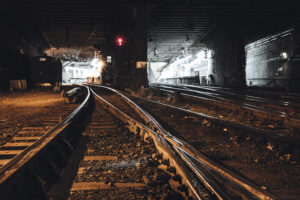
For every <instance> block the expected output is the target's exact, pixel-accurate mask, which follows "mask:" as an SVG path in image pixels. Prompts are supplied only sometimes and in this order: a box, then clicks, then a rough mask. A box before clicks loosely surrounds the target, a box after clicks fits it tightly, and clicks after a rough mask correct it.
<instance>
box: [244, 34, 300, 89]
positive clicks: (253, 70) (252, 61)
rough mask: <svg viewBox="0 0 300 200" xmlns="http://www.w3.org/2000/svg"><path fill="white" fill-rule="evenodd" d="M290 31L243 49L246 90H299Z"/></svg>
mask: <svg viewBox="0 0 300 200" xmlns="http://www.w3.org/2000/svg"><path fill="white" fill-rule="evenodd" d="M297 38H298V35H297V33H295V31H294V30H293V29H288V30H285V31H281V32H277V33H275V34H272V35H269V36H266V37H264V38H261V39H259V40H257V41H254V42H252V43H250V44H248V45H246V60H247V63H246V80H247V85H248V86H261V87H279V88H280V87H287V88H298V87H299V86H300V59H299V56H300V55H299V53H300V52H298V51H299V47H298V44H297V43H298V41H297Z"/></svg>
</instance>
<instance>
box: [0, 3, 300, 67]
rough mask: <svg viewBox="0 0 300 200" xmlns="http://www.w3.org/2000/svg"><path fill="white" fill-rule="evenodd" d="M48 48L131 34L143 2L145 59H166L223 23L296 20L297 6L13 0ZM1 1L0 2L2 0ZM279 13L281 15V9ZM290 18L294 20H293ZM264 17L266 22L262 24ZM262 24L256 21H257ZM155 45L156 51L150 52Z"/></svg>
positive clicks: (242, 25)
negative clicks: (145, 30) (144, 11)
mask: <svg viewBox="0 0 300 200" xmlns="http://www.w3.org/2000/svg"><path fill="white" fill-rule="evenodd" d="M6 2H11V6H12V7H19V9H22V10H24V11H25V12H26V13H27V15H28V16H29V17H30V18H31V21H32V23H33V24H34V25H35V26H36V27H37V28H38V29H39V30H40V32H41V33H42V35H43V36H44V38H45V39H46V41H47V42H48V44H49V45H50V46H51V47H82V46H92V45H93V46H95V45H102V44H104V43H107V42H111V41H112V40H113V39H114V37H115V36H116V35H117V34H122V33H129V32H130V31H131V30H130V25H132V23H133V19H132V17H133V15H134V14H133V13H134V9H133V5H134V4H137V3H141V2H145V4H146V5H147V12H148V13H147V16H148V17H147V22H146V23H147V27H148V58H149V60H153V61H169V60H170V58H172V57H175V56H177V55H179V54H180V53H181V50H182V48H185V49H186V51H196V50H199V49H201V48H203V47H204V45H203V41H205V40H206V39H207V37H208V36H209V35H211V34H212V33H213V32H214V31H216V30H218V28H219V27H220V26H224V24H227V25H230V26H238V27H239V30H241V31H244V32H251V31H253V30H255V31H256V29H263V28H264V27H267V25H269V24H270V23H269V22H270V21H272V20H273V22H274V24H275V25H277V24H279V23H283V24H284V23H286V22H290V21H293V20H294V21H295V19H297V17H295V16H293V15H296V13H297V11H296V10H295V9H296V7H295V6H293V4H291V3H290V2H289V1H285V2H282V1H278V3H277V2H276V3H275V1H270V0H266V1H263V2H262V1H259V0H253V1H249V2H244V1H238V0H224V1H219V0H210V1H207V0H187V1H185V0H172V1H171V0H151V1H150V0H145V1H141V0H140V1H133V0H123V1H120V0H110V1H108V0H101V1H100V0H98V1H97V0H43V1H41V0H24V1H22V2H23V3H20V2H19V1H17V0H11V1H8V0H7V1H6ZM0 3H1V1H0ZM279 13H280V14H279ZM291 19H293V20H291ZM263 22H264V23H263ZM258 24H260V25H258ZM155 48H157V50H158V54H159V56H154V49H155Z"/></svg>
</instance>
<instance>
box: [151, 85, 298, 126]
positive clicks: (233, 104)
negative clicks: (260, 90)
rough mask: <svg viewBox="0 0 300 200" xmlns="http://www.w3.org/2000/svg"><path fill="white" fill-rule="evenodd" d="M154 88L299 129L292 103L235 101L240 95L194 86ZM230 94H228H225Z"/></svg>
mask: <svg viewBox="0 0 300 200" xmlns="http://www.w3.org/2000/svg"><path fill="white" fill-rule="evenodd" d="M152 88H156V89H159V90H161V91H163V92H166V93H170V94H175V93H178V94H180V96H181V97H182V98H184V99H186V100H196V101H201V102H204V103H205V104H207V105H216V106H218V107H220V108H223V109H225V110H227V111H229V112H234V111H240V114H243V115H249V117H254V116H255V119H259V120H261V121H263V120H275V121H277V122H278V124H282V125H284V126H285V127H289V128H290V127H297V126H298V124H299V122H300V117H299V116H298V115H299V113H298V110H299V104H298V103H295V102H293V103H291V102H283V101H278V100H271V99H265V98H258V97H254V96H247V95H246V96H241V97H239V99H234V98H235V97H236V96H239V95H234V96H233V95H232V94H230V95H229V96H228V94H227V95H224V92H223V93H219V94H218V93H215V91H210V90H213V89H207V88H206V89H203V90H205V91H200V90H198V89H195V88H194V87H193V86H181V87H176V86H172V85H153V86H152ZM225 93H228V92H225Z"/></svg>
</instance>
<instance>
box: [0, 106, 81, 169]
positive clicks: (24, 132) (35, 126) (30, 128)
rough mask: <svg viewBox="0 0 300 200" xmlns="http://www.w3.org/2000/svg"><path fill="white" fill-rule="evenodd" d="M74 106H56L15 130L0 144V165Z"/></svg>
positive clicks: (37, 138) (48, 128)
mask: <svg viewBox="0 0 300 200" xmlns="http://www.w3.org/2000/svg"><path fill="white" fill-rule="evenodd" d="M76 108H77V105H74V104H68V105H66V104H65V105H62V106H59V107H56V108H54V109H53V110H52V112H50V113H49V114H48V116H45V117H43V119H41V121H39V122H38V123H31V124H29V125H26V126H24V127H23V128H22V129H21V130H19V131H17V132H16V133H15V134H14V136H13V137H12V138H11V139H10V140H9V141H8V142H6V143H4V144H2V145H0V167H1V166H3V165H5V164H6V163H8V162H10V160H12V159H13V158H14V157H15V156H16V155H18V154H20V153H21V152H23V151H24V149H26V148H27V147H29V146H31V145H32V144H34V143H35V142H36V141H37V140H39V139H41V138H42V137H43V135H44V134H46V133H47V132H48V131H49V130H51V129H52V128H54V127H55V126H56V125H57V124H59V123H60V122H61V121H62V119H64V118H66V117H67V116H68V115H69V114H70V113H71V112H72V111H74V110H75V109H76Z"/></svg>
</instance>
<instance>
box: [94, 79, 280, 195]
mask: <svg viewBox="0 0 300 200" xmlns="http://www.w3.org/2000/svg"><path fill="white" fill-rule="evenodd" d="M94 86H96V87H99V88H104V89H107V90H110V91H113V92H115V93H116V94H119V95H120V96H121V98H123V99H124V100H125V101H127V102H128V105H131V106H132V108H133V109H135V110H137V112H138V113H143V115H144V116H145V121H148V122H151V123H152V124H153V125H154V127H153V128H155V129H156V130H157V133H158V134H160V135H161V136H162V137H164V138H165V139H166V141H168V142H169V143H170V144H171V145H172V146H173V148H174V149H175V150H176V152H177V153H178V154H179V155H180V157H181V158H182V159H183V160H184V161H185V162H186V164H187V165H188V166H189V167H190V169H191V170H192V171H193V172H194V173H195V172H197V173H195V174H196V175H197V177H198V178H199V179H200V180H203V181H205V182H204V184H205V185H207V186H208V189H211V192H213V193H214V194H215V195H216V196H217V197H218V199H220V200H221V199H222V200H225V199H230V200H231V199H234V198H233V197H228V195H229V194H228V193H227V192H226V191H225V189H224V188H220V187H214V185H213V184H212V181H211V180H210V177H211V176H209V177H208V176H203V174H205V173H203V172H202V171H201V170H200V169H199V168H197V167H196V166H197V164H196V163H195V162H194V161H196V162H198V163H201V165H202V166H204V167H205V168H207V171H208V172H209V174H210V175H212V174H218V175H219V176H221V177H222V178H223V179H224V181H225V182H227V183H230V184H231V186H233V187H234V188H237V189H238V190H239V191H240V192H241V193H242V194H241V195H242V196H244V197H248V199H264V200H273V199H274V200H275V199H278V198H277V197H275V196H274V195H272V194H270V193H269V192H267V191H264V190H262V189H261V188H259V187H258V186H256V185H255V184H253V183H251V182H250V181H248V180H247V179H245V178H243V177H240V176H239V175H237V174H235V173H234V172H232V171H230V170H228V169H227V168H225V167H224V166H222V165H220V164H218V163H216V162H214V161H212V160H210V159H209V158H207V157H206V156H204V155H203V154H201V153H200V152H199V151H198V150H196V149H195V148H194V147H193V146H191V145H190V144H188V143H187V142H185V141H183V140H181V139H179V138H176V137H174V136H173V135H172V134H171V133H169V132H168V131H166V130H165V129H164V128H163V127H162V126H161V125H160V123H159V122H158V121H156V120H155V119H154V118H153V117H152V116H151V115H150V114H149V113H148V112H147V111H145V110H143V109H142V108H141V107H140V106H139V105H137V104H136V103H135V102H134V101H132V100H131V99H129V98H128V97H126V96H125V95H124V94H122V93H120V92H119V91H117V90H115V89H113V88H110V87H106V86H97V85H94ZM184 152H185V153H184ZM193 160H194V161H193ZM214 182H217V181H214ZM235 191H236V190H235Z"/></svg>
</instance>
